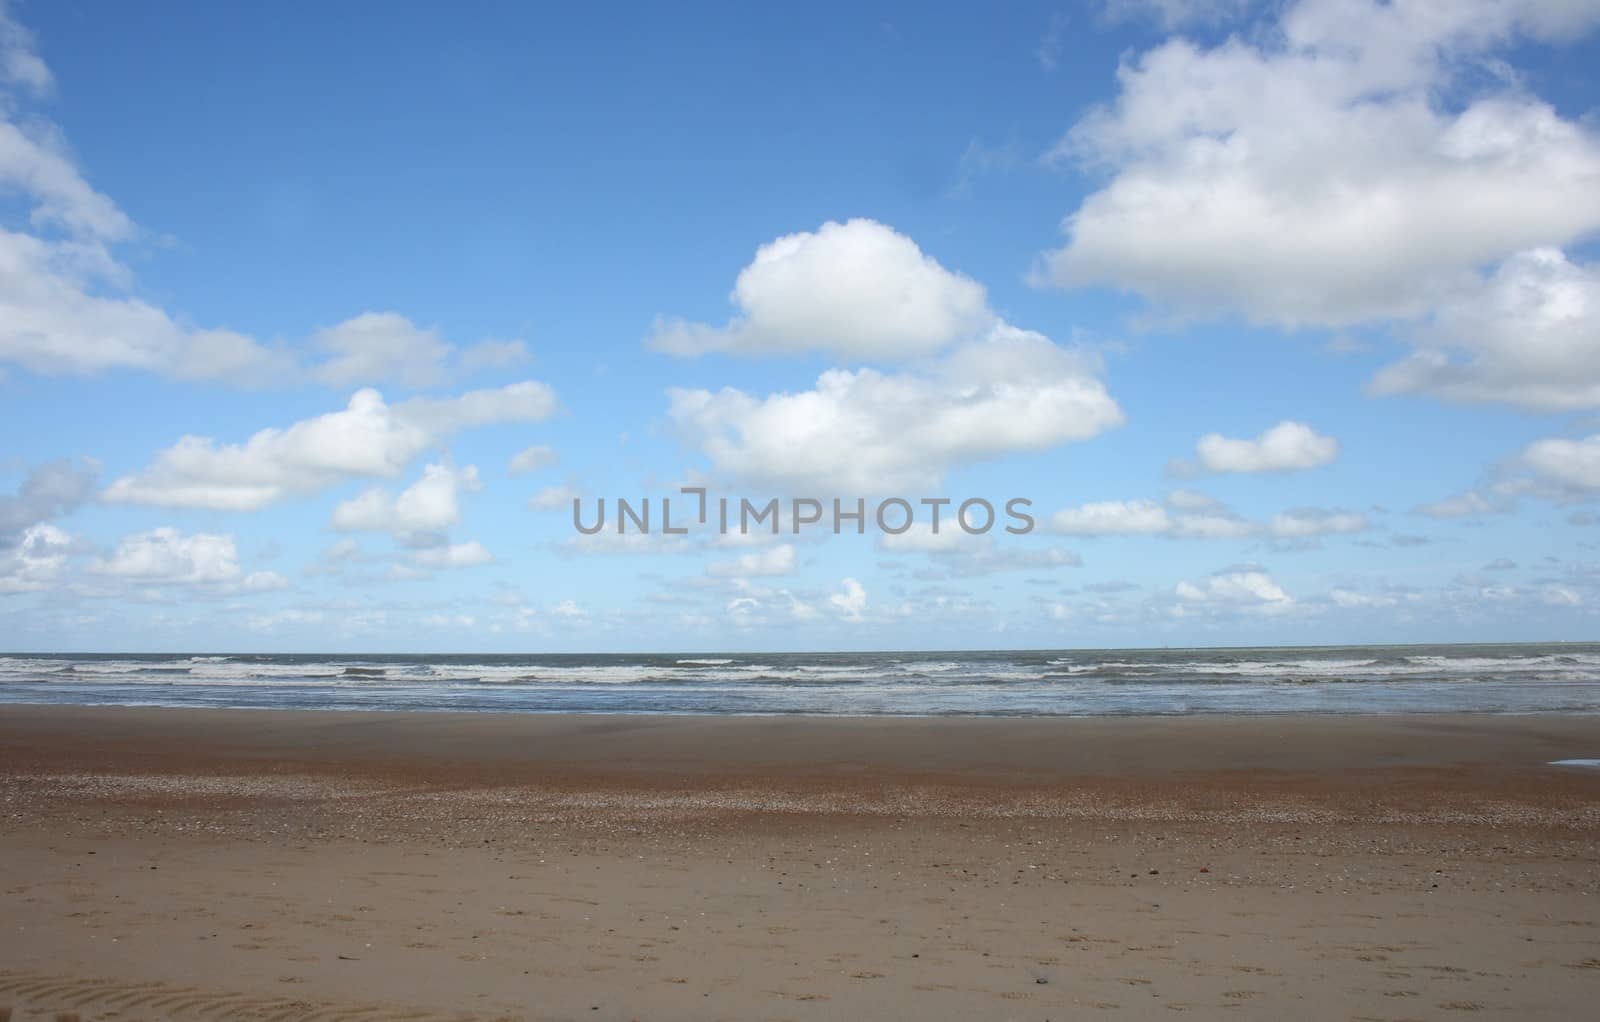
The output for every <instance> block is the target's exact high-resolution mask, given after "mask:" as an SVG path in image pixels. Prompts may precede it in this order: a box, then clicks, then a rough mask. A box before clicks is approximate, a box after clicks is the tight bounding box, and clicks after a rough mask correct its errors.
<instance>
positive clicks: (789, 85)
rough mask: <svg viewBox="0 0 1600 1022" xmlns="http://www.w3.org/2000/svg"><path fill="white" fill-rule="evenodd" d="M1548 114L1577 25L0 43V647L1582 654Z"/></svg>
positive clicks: (1047, 21)
mask: <svg viewBox="0 0 1600 1022" xmlns="http://www.w3.org/2000/svg"><path fill="white" fill-rule="evenodd" d="M1597 67H1600V0H1498V2H1494V0H1392V2H1388V3H1379V2H1373V0H1288V2H1282V3H1267V2H1252V0H1096V2H1085V3H1079V4H1069V3H1060V2H1057V3H1033V2H1020V0H1019V2H1003V3H995V4H942V3H941V4H926V3H915V4H912V3H906V4H896V3H849V4H832V3H812V4H806V5H792V6H790V7H788V8H784V9H780V8H779V7H777V5H755V7H752V6H751V5H747V4H725V5H722V4H695V5H642V4H641V5H621V4H619V5H555V6H550V5H530V4H509V3H508V4H491V3H482V4H474V5H468V6H467V7H465V8H462V7H459V6H457V7H453V8H452V7H448V6H447V5H437V4H411V3H395V4H389V5H384V7H383V8H382V10H381V11H380V10H379V9H377V8H374V7H371V6H368V5H332V6H330V7H327V8H325V9H320V10H318V11H316V12H315V13H314V14H308V13H307V12H306V11H304V10H296V9H291V8H285V7H283V6H281V5H237V4H214V3H199V2H195V3H185V2H174V3H168V4H161V5H159V6H157V7H149V6H137V5H128V4H118V3H112V2H101V0H94V2H89V0H52V2H49V3H44V2H39V0H31V2H17V0H10V2H8V0H0V436H3V438H4V443H3V445H0V649H6V650H11V651H92V650H100V651H240V652H248V651H263V652H271V651H327V652H357V651H360V652H447V651H464V652H474V651H485V652H544V651H570V652H580V651H650V650H662V651H674V650H684V651H690V650H694V651H699V650H706V651H712V650H729V651H733V650H825V649H848V650H855V649H935V648H938V649H946V648H980V649H982V648H1073V647H1144V646H1183V645H1279V644H1344V643H1367V642H1459V641H1496V642H1498V641H1555V640H1593V639H1596V638H1597V631H1600V629H1597V627H1596V625H1597V622H1600V615H1597V608H1600V554H1597V548H1600V527H1597V526H1600V504H1597V497H1600V415H1597V410H1600V245H1597V244H1596V242H1597V239H1600V112H1597V111H1600V74H1597V73H1596V71H1595V70H1594V69H1595V68H1597ZM685 487H690V488H702V489H704V490H705V492H706V494H707V495H708V497H709V498H710V501H711V504H712V507H713V509H714V507H715V502H716V500H717V499H718V498H727V499H729V500H731V501H732V502H733V505H734V507H735V508H736V509H737V507H738V506H739V502H740V501H741V500H749V501H751V503H752V505H754V506H758V507H759V506H764V505H765V504H766V503H767V501H769V500H773V499H776V500H778V501H779V503H780V507H781V509H782V510H781V513H780V515H779V533H778V534H777V535H773V534H772V533H771V531H770V530H768V529H767V528H766V527H765V526H764V525H762V526H757V527H756V528H755V529H754V530H752V531H751V532H749V533H741V532H740V531H739V529H738V527H737V525H736V524H735V525H734V527H733V528H732V529H731V530H729V531H728V532H723V531H722V530H721V529H720V528H719V527H718V524H717V522H716V515H715V513H714V511H713V513H712V514H711V515H708V516H707V517H708V520H707V522H706V524H704V525H702V524H700V523H699V521H698V520H697V519H695V518H694V516H693V515H692V514H690V512H691V511H692V510H693V509H694V507H695V506H696V500H697V497H695V496H694V495H692V494H685V493H683V492H682V489H683V488H685ZM942 498H948V499H949V500H950V501H951V503H950V504H949V505H939V504H935V503H931V502H933V501H936V500H939V499H942ZM664 499H671V500H672V502H673V516H674V521H673V524H674V525H675V526H677V525H679V524H681V523H682V522H683V521H684V519H685V517H688V518H690V519H691V520H690V521H689V523H688V524H689V528H688V530H687V531H686V532H684V533H681V534H677V533H675V534H667V533H665V532H664V531H662V528H661V525H662V523H661V521H660V511H661V504H662V501H663V500H664ZM835 499H837V500H839V501H840V502H841V507H843V508H844V509H846V510H851V509H854V508H855V506H856V502H857V501H858V500H859V501H861V502H862V503H863V506H864V507H865V509H866V511H867V515H866V521H865V522H864V527H863V529H862V533H861V534H857V533H856V531H855V528H856V527H855V524H854V523H853V522H852V521H850V520H846V521H844V522H843V523H842V524H843V530H842V534H840V535H835V534H834V530H833V528H832V524H833V523H832V520H831V509H832V502H833V501H834V500H835ZM575 500H576V501H577V502H578V506H579V508H580V510H581V514H580V516H579V517H580V520H581V521H582V522H583V523H584V524H586V525H590V524H592V523H593V521H594V516H595V514H596V511H597V509H598V508H599V507H601V506H605V507H606V508H607V511H608V518H607V527H606V528H605V529H603V530H602V531H600V532H598V533H595V534H592V535H590V534H586V533H584V532H582V531H580V530H579V529H578V528H577V527H576V524H575V519H574V501H575ZM618 500H626V501H628V502H629V504H630V506H631V507H633V508H635V509H637V508H639V507H640V506H641V505H642V503H643V502H644V501H645V500H648V501H649V502H650V504H651V506H652V510H653V512H654V518H653V519H652V521H651V522H650V524H651V526H652V527H651V529H650V530H649V531H648V532H643V531H641V530H639V529H638V528H637V527H634V525H633V523H631V522H629V523H628V526H629V527H628V529H627V531H626V532H624V533H622V534H619V533H618V532H617V530H616V524H617V518H618V515H617V501H618ZM796 500H801V501H807V500H815V501H817V503H818V506H820V507H821V508H822V509H823V521H822V522H821V523H820V524H811V523H809V522H803V521H800V519H804V518H805V517H807V515H806V509H808V508H810V507H811V505H809V504H805V503H802V504H801V505H799V506H798V507H799V508H800V510H799V512H798V514H797V513H796V507H797V505H795V503H794V502H795V501H796ZM895 500H900V501H904V502H905V504H906V506H907V507H909V508H910V510H911V511H912V516H911V518H912V521H911V524H910V527H909V528H907V529H906V530H905V531H898V528H899V526H900V524H901V522H900V517H899V513H898V512H897V511H896V512H894V513H890V514H888V516H887V519H886V522H885V523H883V526H884V527H880V523H879V522H878V521H876V520H875V516H874V511H875V509H877V508H878V507H880V506H881V505H883V503H884V502H885V501H895ZM969 500H970V501H979V500H981V501H987V502H989V504H990V505H991V506H992V507H994V508H995V510H996V512H997V513H996V520H995V523H994V525H993V526H992V527H991V528H988V529H986V530H985V529H979V528H977V526H979V525H983V524H985V523H984V522H983V521H982V518H983V515H982V511H981V508H982V506H981V505H980V504H976V503H974V504H972V505H970V507H969V510H970V511H971V512H972V514H971V515H970V517H969V519H968V520H967V524H969V525H971V526H973V528H972V530H971V531H969V530H968V529H965V528H960V527H955V528H952V527H951V521H950V516H951V515H952V514H953V513H954V509H955V508H956V507H957V506H959V505H961V504H962V503H963V502H966V501H969ZM1012 500H1020V501H1026V503H1025V504H1018V505H1015V507H1017V508H1018V509H1020V510H1022V511H1023V513H1025V514H1027V515H1028V516H1029V519H1030V520H1031V523H1032V526H1033V527H1032V528H1031V529H1030V530H1029V531H1026V532H1025V533H1022V534H1017V533H1013V532H1007V531H1006V530H1005V526H1007V525H1013V526H1018V527H1020V526H1019V523H1020V522H1021V519H1018V518H1012V517H1009V516H1007V514H1006V512H1005V508H1006V505H1007V502H1009V501H1012ZM892 506H893V507H899V505H892ZM936 509H942V510H943V512H944V520H943V521H942V522H941V527H940V528H939V529H938V530H937V531H935V530H934V529H933V527H932V522H931V520H930V518H931V513H932V511H934V510H936ZM735 517H736V518H737V515H735Z"/></svg>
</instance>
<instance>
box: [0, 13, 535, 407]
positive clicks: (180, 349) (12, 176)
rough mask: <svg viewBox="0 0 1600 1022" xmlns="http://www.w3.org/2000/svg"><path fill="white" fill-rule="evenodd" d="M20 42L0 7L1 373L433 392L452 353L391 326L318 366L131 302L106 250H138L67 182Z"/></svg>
mask: <svg viewBox="0 0 1600 1022" xmlns="http://www.w3.org/2000/svg"><path fill="white" fill-rule="evenodd" d="M51 86H52V79H51V75H50V70H49V68H48V67H47V66H46V65H45V63H44V62H43V61H42V60H41V59H40V58H39V56H38V54H37V53H36V52H35V50H34V43H33V38H32V36H31V34H30V33H28V32H27V31H26V30H25V29H24V28H22V26H21V25H19V24H18V23H17V22H16V21H15V20H14V19H13V18H11V17H10V16H9V15H8V13H7V11H6V9H5V7H4V5H3V4H0V194H4V195H8V196H9V195H18V196H20V197H21V199H22V201H23V203H25V204H26V205H27V206H28V207H29V215H28V218H27V219H28V227H27V229H26V230H9V229H5V228H0V362H12V363H15V364H17V365H20V366H23V367H25V368H27V369H29V370H31V371H33V372H36V373H40V374H45V375H85V374H93V373H99V372H105V371H109V370H120V369H135V370H143V371H147V372H153V373H158V374H161V375H163V376H167V377H171V378H174V379H180V380H200V381H212V380H215V381H223V382H228V383H232V384H236V385H240V386H262V385H265V384H271V383H278V382H283V381H287V380H291V379H293V378H295V377H296V376H299V375H301V374H302V373H306V372H309V374H310V375H311V376H312V377H314V378H317V379H320V380H323V381H324V382H329V383H333V384H336V385H351V384H356V383H363V382H374V381H379V380H386V379H395V380H399V381H401V382H404V383H407V384H418V383H427V382H432V381H434V380H436V379H439V378H440V376H441V373H442V363H443V361H444V359H445V358H446V357H447V356H449V355H451V354H452V353H453V352H454V349H453V348H452V347H451V346H450V345H448V344H446V343H445V342H443V341H441V340H440V339H439V338H438V337H437V335H436V334H435V333H434V332H433V331H431V330H422V329H420V328H418V327H416V326H414V325H412V324H411V323H410V322H409V321H407V320H406V319H405V318H404V317H403V316H400V315H397V314H395V313H365V314H363V315H360V316H357V317H355V318H353V319H350V320H347V321H346V322H344V323H341V324H339V325H337V326H335V327H331V328H328V329H326V330H322V331H319V332H318V333H316V334H315V335H313V337H312V338H311V344H312V347H314V348H320V349H323V350H325V351H327V352H329V353H330V354H331V357H330V358H329V359H328V360H326V361H324V362H322V363H321V364H320V365H316V366H312V367H310V368H309V369H306V368H303V367H301V366H299V365H298V364H297V359H296V358H295V356H294V355H293V354H292V353H291V352H289V351H287V350H283V349H280V348H276V347H268V346H265V345H263V344H261V343H259V342H258V341H256V340H254V339H252V338H250V337H247V336H245V335H244V334H242V333H238V332H235V331H232V330H226V329H208V328H197V327H193V326H190V325H188V324H186V323H184V322H182V317H181V316H175V315H174V314H171V313H169V312H168V311H166V310H165V309H162V308H161V307H159V306H158V305H155V304H153V303H151V302H149V301H147V300H145V299H143V298H140V297H138V295H137V293H136V291H135V281H134V275H133V273H132V271H131V270H130V269H129V268H128V266H127V265H125V264H124V263H123V262H121V261H120V260H119V259H118V257H117V256H116V254H115V253H114V248H115V246H116V245H118V244H119V243H125V242H129V241H131V240H134V239H136V238H138V237H139V236H140V232H139V229H138V227H137V226H136V225H135V224H134V222H133V221H132V220H131V219H130V218H129V217H128V215H127V214H126V213H125V212H123V210H122V209H121V208H119V207H118V205H117V204H116V202H114V201H113V200H112V199H111V198H110V197H109V196H107V195H105V194H103V193H101V192H99V191H97V190H95V188H94V187H93V186H92V185H90V184H89V182H88V181H87V180H86V179H85V178H84V176H83V174H82V173H81V172H80V170H79V168H78V166H77V164H76V162H75V161H74V160H73V158H72V155H71V153H70V151H69V149H68V147H67V145H66V142H65V140H64V138H63V136H62V133H61V132H60V130H59V129H58V128H57V127H56V126H55V125H54V124H52V123H51V122H50V121H49V120H48V119H47V118H46V117H45V116H44V115H43V114H42V113H41V112H40V111H39V110H37V109H35V108H34V106H33V105H32V103H31V102H30V100H36V99H39V98H42V97H44V96H46V95H48V94H49V93H50V92H51ZM525 356H526V348H525V346H523V345H522V343H521V342H520V341H504V342H502V341H490V342H485V343H484V344H480V345H478V346H475V347H473V348H469V349H467V350H466V351H465V352H462V353H461V356H460V364H461V366H462V368H465V369H469V370H470V369H474V368H483V367H486V366H505V365H509V364H511V363H512V362H514V361H516V360H518V359H519V358H522V357H525Z"/></svg>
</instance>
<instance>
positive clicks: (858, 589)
mask: <svg viewBox="0 0 1600 1022" xmlns="http://www.w3.org/2000/svg"><path fill="white" fill-rule="evenodd" d="M839 584H840V585H841V586H843V587H844V588H843V591H841V592H837V593H834V594H832V595H831V596H829V597H828V605H829V606H831V607H833V608H834V609H835V610H837V611H838V612H839V613H841V614H843V615H844V616H845V617H847V618H849V619H850V620H852V621H860V620H861V615H862V614H864V613H865V612H866V609H867V591H866V589H865V588H863V587H862V585H861V583H860V582H857V581H856V580H855V579H853V578H847V579H844V580H842V581H841V582H840V583H839Z"/></svg>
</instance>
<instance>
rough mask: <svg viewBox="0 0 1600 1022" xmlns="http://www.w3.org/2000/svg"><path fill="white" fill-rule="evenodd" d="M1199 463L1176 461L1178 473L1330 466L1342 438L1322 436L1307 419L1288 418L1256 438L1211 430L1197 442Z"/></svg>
mask: <svg viewBox="0 0 1600 1022" xmlns="http://www.w3.org/2000/svg"><path fill="white" fill-rule="evenodd" d="M1195 454H1196V456H1197V459H1198V463H1197V464H1191V463H1189V462H1185V461H1176V462H1173V463H1172V464H1171V465H1170V466H1169V470H1170V471H1172V472H1173V473H1174V474H1176V475H1194V474H1197V473H1200V472H1215V473H1224V472H1246V473H1250V472H1296V471H1301V470H1304V469H1309V468H1317V467H1319V466H1321V465H1326V464H1328V463H1329V462H1331V461H1333V459H1334V458H1336V457H1338V456H1339V441H1337V440H1335V439H1334V438H1333V437H1330V436H1321V435H1319V434H1318V433H1317V432H1316V431H1315V430H1313V429H1312V428H1311V427H1310V426H1307V425H1306V424H1305V423H1303V422H1292V421H1287V420H1286V421H1284V422H1280V423H1278V424H1277V425H1276V426H1273V427H1272V428H1271V429H1269V430H1267V431H1266V432H1264V433H1262V434H1261V435H1260V436H1258V437H1256V438H1255V439H1254V440H1237V439H1233V438H1231V437H1225V436H1223V435H1222V434H1220V433H1208V434H1206V435H1205V436H1203V437H1201V438H1200V442H1199V443H1198V444H1196V445H1195Z"/></svg>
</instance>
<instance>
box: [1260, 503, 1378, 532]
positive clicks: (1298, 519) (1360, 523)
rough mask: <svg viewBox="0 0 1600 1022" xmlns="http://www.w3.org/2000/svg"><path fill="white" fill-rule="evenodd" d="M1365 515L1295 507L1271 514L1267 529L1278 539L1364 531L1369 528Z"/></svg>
mask: <svg viewBox="0 0 1600 1022" xmlns="http://www.w3.org/2000/svg"><path fill="white" fill-rule="evenodd" d="M1371 527H1372V526H1371V523H1370V522H1369V521H1368V520H1367V516H1366V515H1364V514H1360V513H1358V512H1354V511H1325V510H1323V509H1321V508H1296V509H1295V510H1292V511H1285V512H1283V513H1281V514H1276V515H1273V516H1272V518H1271V519H1270V520H1269V521H1268V522H1267V531H1268V533H1270V534H1271V535H1273V536H1275V537H1277V538H1279V539H1305V538H1309V537H1311V536H1325V535H1328V534H1330V533H1346V532H1365V531H1366V530H1367V529H1369V528H1371Z"/></svg>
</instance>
